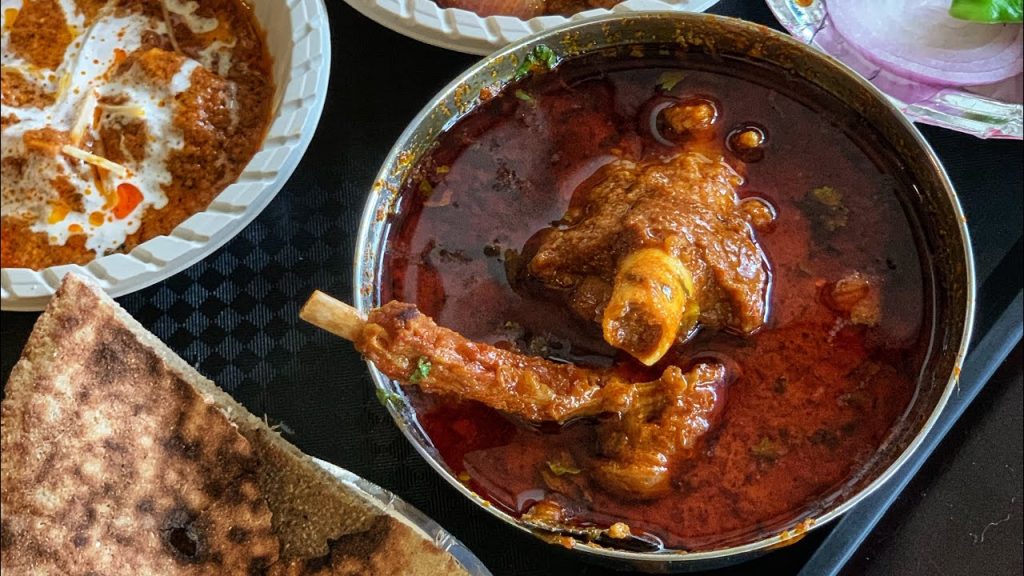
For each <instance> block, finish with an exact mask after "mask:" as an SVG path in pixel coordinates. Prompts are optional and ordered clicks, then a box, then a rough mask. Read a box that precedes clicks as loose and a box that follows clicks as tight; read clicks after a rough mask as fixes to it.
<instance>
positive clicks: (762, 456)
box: [750, 436, 779, 462]
mask: <svg viewBox="0 0 1024 576" xmlns="http://www.w3.org/2000/svg"><path fill="white" fill-rule="evenodd" d="M750 454H751V455H752V456H753V457H754V458H757V459H758V460H765V461H768V462H774V461H775V459H776V458H778V457H779V449H778V447H777V446H776V445H775V442H772V439H771V438H769V437H767V436H762V437H761V440H760V441H758V443H757V444H754V445H753V446H751V447H750Z"/></svg>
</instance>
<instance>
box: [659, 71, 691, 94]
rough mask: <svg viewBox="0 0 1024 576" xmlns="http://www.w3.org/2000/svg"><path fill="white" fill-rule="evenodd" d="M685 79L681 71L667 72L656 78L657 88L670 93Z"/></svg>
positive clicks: (684, 74)
mask: <svg viewBox="0 0 1024 576" xmlns="http://www.w3.org/2000/svg"><path fill="white" fill-rule="evenodd" d="M685 77H686V73H685V72H683V71H682V70H667V71H665V72H662V73H661V76H658V87H659V88H661V89H662V90H664V91H665V92H671V91H672V89H673V88H675V87H676V84H679V82H681V81H682V79H683V78H685Z"/></svg>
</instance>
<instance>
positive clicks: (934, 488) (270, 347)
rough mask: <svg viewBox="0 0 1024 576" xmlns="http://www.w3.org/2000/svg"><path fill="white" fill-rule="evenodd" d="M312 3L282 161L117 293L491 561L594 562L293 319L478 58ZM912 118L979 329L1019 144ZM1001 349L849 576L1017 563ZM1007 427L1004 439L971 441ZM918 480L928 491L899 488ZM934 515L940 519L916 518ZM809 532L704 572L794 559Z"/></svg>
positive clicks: (5, 334)
mask: <svg viewBox="0 0 1024 576" xmlns="http://www.w3.org/2000/svg"><path fill="white" fill-rule="evenodd" d="M327 4H328V11H329V13H330V17H331V26H332V37H333V40H332V44H333V49H334V52H333V61H334V65H333V66H334V68H333V71H332V78H331V86H330V93H329V95H328V98H327V106H326V108H325V111H324V115H323V118H322V120H321V123H320V127H319V129H318V131H317V135H316V137H315V138H314V140H313V143H312V145H311V146H310V149H309V152H308V153H307V154H306V156H305V158H304V159H303V161H302V163H301V164H300V166H299V168H298V170H297V171H296V172H295V175H294V176H293V177H292V179H291V180H290V181H289V183H288V185H287V186H286V187H285V189H284V190H283V191H282V192H281V194H280V195H279V196H278V197H277V198H276V199H275V200H274V202H273V203H271V205H270V206H269V207H268V208H267V210H266V211H265V212H264V213H263V214H262V215H261V216H260V217H259V218H258V219H257V220H256V221H255V222H254V223H253V224H252V225H250V226H249V227H248V228H246V229H245V230H244V231H243V232H242V233H241V234H240V235H239V236H238V237H237V238H235V239H234V240H233V241H232V242H230V243H229V244H228V245H227V246H226V247H225V248H223V249H222V250H220V251H218V252H217V253H215V254H214V255H212V256H211V257H209V258H207V259H206V260H204V261H203V262H201V263H199V264H197V265H195V266H194V267H192V268H190V269H188V270H186V271H185V272H183V273H181V274H178V275H177V276H175V277H173V278H171V279H169V280H168V281H166V282H162V283H160V284H158V285H156V286H153V287H151V288H148V289H146V290H143V291H141V292H139V293H136V294H133V295H130V296H127V297H125V298H122V299H121V300H120V301H121V303H122V304H123V305H124V306H125V307H126V308H127V309H128V311H129V312H130V313H132V314H133V315H134V316H135V317H136V318H138V319H139V320H140V321H141V322H142V323H143V324H144V325H145V326H147V327H148V328H149V329H150V330H152V331H153V332H154V333H155V334H156V335H157V336H158V337H160V338H161V339H162V340H164V341H166V342H167V343H168V344H169V345H170V346H171V347H172V348H173V349H174V350H176V351H177V352H178V353H179V354H181V355H182V357H184V358H185V359H186V360H187V361H189V362H190V363H192V364H193V365H195V366H197V367H198V368H199V370H200V371H201V372H203V373H204V374H206V375H207V376H209V377H211V378H213V379H214V380H216V381H217V382H218V383H219V384H220V385H221V386H222V387H224V388H225V389H227V390H228V391H229V392H231V393H232V394H234V395H235V396H236V397H237V398H238V399H240V400H241V401H242V402H243V403H245V405H246V406H248V407H249V408H250V409H251V410H252V411H253V412H255V413H256V414H261V415H262V414H266V415H267V416H268V418H269V419H270V420H271V421H275V422H283V423H284V425H285V427H284V428H285V430H288V431H290V433H289V436H288V437H289V439H290V440H291V441H292V442H294V443H295V444H297V445H298V446H299V447H300V448H302V449H303V450H305V451H306V452H308V453H310V454H312V455H314V456H317V457H320V458H324V459H325V460H329V461H331V462H334V463H336V464H338V465H341V466H343V467H345V468H348V469H349V470H352V471H353V472H355V473H357V474H360V475H362V476H364V477H366V478H367V479H369V480H371V481H373V482H376V483H378V484H380V485H381V486H384V487H386V488H389V489H391V490H393V491H394V492H396V493H397V494H399V495H400V496H402V497H403V498H404V499H406V500H408V501H409V502H410V503H411V504H413V505H415V506H416V507H418V508H419V509H421V510H422V511H423V512H425V513H426V514H428V515H430V516H431V517H433V518H435V519H436V520H438V521H439V522H440V523H441V524H442V525H444V526H445V527H446V528H448V529H449V530H450V531H451V532H452V533H453V534H454V535H455V536H456V537H458V538H459V539H461V540H462V541H463V542H464V543H466V544H467V545H468V546H469V547H470V548H471V549H472V550H474V552H476V554H477V555H478V556H479V557H480V558H481V559H482V560H483V561H484V562H485V563H486V564H487V565H488V566H489V567H490V568H491V569H492V570H493V571H494V572H495V574H513V573H514V574H605V573H606V571H604V570H601V569H598V568H595V567H593V566H590V565H587V564H584V563H581V562H579V561H577V560H576V559H574V558H573V557H572V556H571V555H569V553H567V552H566V551H564V550H561V549H558V548H555V547H552V546H548V545H545V544H542V543H540V542H539V541H536V540H534V539H532V538H531V537H529V536H526V535H523V534H521V533H519V532H518V531H515V530H513V529H511V528H508V527H505V526H503V525H501V524H500V523H498V522H497V521H496V520H494V519H493V518H492V517H491V516H490V515H488V514H486V513H485V512H483V511H481V510H479V509H477V508H476V507H475V506H474V505H471V504H470V503H469V502H468V501H466V500H464V499H463V498H462V497H461V496H459V494H458V493H457V492H456V491H455V490H454V489H452V488H450V487H449V486H448V485H447V484H445V483H444V482H443V481H441V480H440V478H438V477H437V476H436V475H435V474H434V473H433V471H432V470H431V469H430V467H429V466H428V465H427V464H426V463H425V462H424V461H423V460H422V459H420V458H419V456H418V455H417V454H416V452H415V451H414V450H413V448H412V447H411V446H410V445H409V443H408V442H407V441H406V440H405V438H404V437H403V436H402V435H401V433H400V432H399V431H398V429H397V428H396V427H395V426H394V424H393V423H392V422H391V420H390V417H389V416H388V415H387V413H386V411H385V410H384V409H383V408H382V407H381V406H380V405H379V404H378V402H377V400H376V397H375V395H374V393H373V388H372V385H371V383H370V380H369V376H368V374H367V372H366V369H365V366H364V364H363V363H362V361H361V359H360V358H359V356H358V354H356V353H355V352H354V351H353V350H352V348H351V347H350V346H349V345H347V344H345V343H343V342H340V341H338V340H337V339H335V338H333V337H330V336H328V335H326V334H324V333H322V332H320V331H318V330H315V329H313V328H312V327H310V326H308V325H305V324H304V323H302V322H301V321H299V320H298V316H297V312H298V307H299V306H300V305H301V303H302V302H303V301H304V300H305V298H306V297H307V296H308V295H309V293H310V292H311V291H312V290H313V289H314V288H320V289H323V290H325V291H327V292H329V293H332V294H335V295H340V296H342V297H345V298H347V297H348V295H349V294H350V293H351V280H352V279H351V261H352V252H353V242H354V236H355V230H356V223H357V220H358V218H359V214H360V211H361V209H362V205H363V201H364V199H365V195H366V192H367V191H368V190H369V186H370V183H371V182H372V180H373V177H374V175H375V173H376V171H377V169H378V167H379V166H380V163H381V162H382V161H383V159H384V156H385V155H386V154H387V152H388V150H389V149H390V147H391V144H392V143H393V142H394V140H395V139H396V138H397V136H398V135H399V133H400V132H401V131H402V129H403V128H404V127H405V125H406V124H407V123H408V121H409V120H410V119H411V118H412V117H413V116H414V115H415V114H416V112H417V111H418V110H419V109H420V107H422V106H423V104H425V103H426V102H427V101H428V100H429V99H430V98H431V96H432V95H433V94H434V93H435V92H436V91H437V90H438V89H439V88H441V87H442V86H443V85H444V84H446V83H447V82H448V81H449V80H450V79H451V78H453V77H454V76H455V75H456V74H457V73H458V72H460V71H461V70H463V69H465V68H466V67H467V66H469V65H470V64H471V63H472V62H474V61H475V60H476V58H474V57H472V56H466V55H460V54H455V53H452V52H448V51H445V50H441V49H437V48H432V47H430V46H426V45H423V44H419V43H417V42H414V41H412V40H409V39H406V38H404V37H401V36H399V35H397V34H394V33H392V32H390V31H388V30H385V29H383V28H381V27H380V26H378V25H376V24H374V23H372V22H370V21H369V20H367V19H365V18H363V17H362V16H359V15H358V14H357V13H356V12H354V11H353V10H352V9H350V8H349V7H347V6H346V5H344V4H343V3H342V2H341V1H340V0H327ZM713 11H715V12H718V13H721V14H729V15H738V16H743V17H745V18H748V19H751V20H755V21H758V22H762V23H766V24H770V25H772V26H774V27H776V28H777V27H778V26H777V24H776V23H775V22H774V20H773V19H772V17H771V15H770V13H769V12H768V11H767V8H766V7H765V6H764V4H762V3H760V2H752V1H749V0H747V1H744V0H735V1H725V2H722V3H721V4H720V5H719V6H717V7H716V8H715V9H714V10H713ZM923 130H924V133H925V135H926V136H927V138H928V139H929V141H930V142H931V143H932V145H933V146H934V147H935V149H936V151H937V152H938V153H939V155H940V157H941V158H942V160H943V162H944V163H945V165H946V168H947V170H948V171H949V174H950V176H951V178H952V179H953V181H954V183H955V184H956V186H957V189H958V191H959V193H960V195H961V197H962V201H963V204H964V207H965V210H966V212H967V215H968V219H969V223H970V228H971V232H972V235H973V243H974V250H975V255H976V258H977V261H978V277H979V280H984V279H987V278H989V277H990V275H991V276H992V277H993V281H992V282H987V283H986V285H985V286H984V289H983V290H982V293H981V297H980V298H979V314H978V325H977V332H978V333H979V334H980V333H983V332H984V331H985V330H986V329H987V326H988V325H987V324H986V322H991V320H992V318H993V317H994V316H995V315H996V312H997V311H998V310H999V309H1000V307H1001V306H1005V304H1006V302H1008V301H1009V299H1012V297H1013V295H1014V294H1015V293H1016V292H1017V291H1019V290H1020V289H1021V286H1022V280H1021V256H1020V238H1021V228H1022V225H1021V216H1022V207H1021V206H1022V205H1021V200H1022V196H1024V193H1022V183H1021V174H1022V153H1021V152H1022V148H1021V143H1020V142H985V141H980V140H977V139H974V138H972V137H969V136H963V135H960V134H955V133H952V132H948V131H944V130H939V129H933V128H927V127H926V128H924V129H923ZM34 320H35V315H34V314H13V313H4V314H3V316H2V323H0V335H2V357H0V361H2V370H3V378H4V380H5V381H6V378H7V374H8V373H9V372H10V369H11V367H12V366H13V364H14V362H15V361H16V360H17V358H18V355H19V353H20V350H21V348H22V346H23V345H24V342H25V339H26V338H27V336H28V333H29V331H30V330H31V326H32V323H33V322H34ZM1016 358H1017V360H1016V364H1015V365H1013V366H1011V368H1009V369H1008V370H1009V371H1008V372H1005V371H1004V373H1003V375H1002V378H1003V380H1001V381H1000V382H1003V383H1002V384H999V385H998V386H995V387H993V388H992V390H986V391H985V392H983V396H982V398H981V400H979V403H978V404H977V405H976V406H975V407H973V408H972V410H971V412H970V413H969V417H968V418H966V419H965V421H964V422H962V423H961V424H960V425H959V426H958V428H957V429H956V432H955V433H954V437H953V441H952V442H949V443H947V444H948V445H944V446H943V447H940V449H939V451H938V452H937V453H936V454H935V456H934V457H933V460H934V461H936V462H937V463H936V464H935V465H930V467H926V469H925V470H924V473H923V474H924V475H927V476H926V477H925V478H923V479H922V481H921V482H916V481H915V484H914V485H912V486H913V487H914V488H913V491H912V492H911V493H910V495H909V496H908V497H906V498H903V499H901V501H900V504H899V506H898V507H897V508H895V509H894V510H893V512H892V513H891V514H890V515H889V517H887V518H886V519H885V521H884V522H883V525H882V526H881V527H880V528H879V531H878V537H877V538H872V539H871V540H869V542H868V544H867V545H866V546H865V550H864V551H862V553H860V554H859V555H858V559H857V562H856V564H855V566H853V567H852V569H853V570H854V571H853V572H852V573H857V574H859V573H866V572H870V573H877V574H885V573H896V572H899V573H906V574H933V573H935V574H937V573H940V572H941V573H946V574H968V573H974V571H973V570H971V569H970V567H971V564H970V563H966V562H969V561H970V560H971V559H976V558H979V557H980V556H984V557H985V563H984V564H981V565H979V568H980V567H981V566H984V568H985V569H984V570H983V573H986V574H1002V573H1006V574H1012V573H1016V574H1019V573H1021V564H1020V558H1021V556H1020V555H1021V541H1020V526H1021V524H1020V509H1021V508H1020V503H1021V476H1020V472H1021V450H1020V446H1021V442H1020V434H1021V431H1020V430H1021V428H1020V424H1021V405H1020V378H1019V374H1020V360H1019V358H1020V356H1019V354H1018V355H1017V356H1016ZM1015 378H1016V379H1015ZM982 400H983V401H982ZM1006 437H1012V441H1005V442H1004V441H1000V440H994V441H993V440H985V439H986V438H1006ZM992 442H996V444H997V445H994V444H992ZM1014 442H1015V443H1014ZM996 448H998V449H996ZM979 475H982V476H984V479H985V481H979ZM922 491H924V492H926V493H930V494H932V495H933V496H931V497H929V498H924V499H922V498H921V497H917V496H915V495H916V494H918V493H920V492H922ZM947 504H949V505H948V506H947ZM1007 513H1008V514H1009V515H1010V517H1011V520H1012V521H1010V520H1007V521H1005V522H1002V523H1000V524H998V525H996V526H994V527H988V531H987V532H985V542H980V541H975V540H976V539H975V538H974V535H975V534H979V531H984V530H985V529H986V528H985V526H986V524H985V523H986V522H990V521H997V520H1000V519H1001V518H1002V517H1003V515H1004V514H1007ZM932 526H938V527H939V528H938V529H936V530H934V531H931V530H929V527H932ZM826 530H827V529H826ZM964 530H966V531H967V532H964ZM823 532H825V530H820V531H815V532H814V533H812V534H811V535H809V536H808V537H807V538H805V539H804V540H803V541H801V542H799V543H797V544H795V545H793V546H790V547H788V548H786V549H783V550H780V551H777V552H774V553H772V554H770V555H769V556H767V557H765V558H763V559H760V560H757V561H755V562H752V563H748V564H745V565H743V566H740V567H737V568H735V569H732V570H728V571H724V572H719V573H720V574H725V573H729V574H747V573H772V574H774V573H792V572H795V571H796V570H797V569H799V567H800V566H801V565H802V563H803V561H804V560H805V559H806V558H807V556H808V555H809V553H810V551H811V550H812V549H813V547H814V546H815V545H816V544H817V543H818V542H819V541H820V539H821V537H822V536H823ZM965 534H966V535H965ZM1006 534H1010V536H1006ZM923 538H928V539H929V541H928V548H927V550H931V551H932V552H930V553H934V554H939V553H940V552H941V555H940V556H937V558H938V559H940V560H941V562H939V563H938V567H939V568H941V570H939V569H937V568H936V567H935V566H933V565H932V563H931V562H929V561H922V562H917V563H916V564H915V562H914V561H912V560H911V559H913V558H916V556H915V554H917V553H918V552H917V549H918V546H919V544H920V540H921V539H923ZM978 540H980V536H979V537H978ZM994 542H995V543H1000V544H998V545H994V544H993V543H994ZM921 553H924V550H922V552H921ZM979 573H981V572H979Z"/></svg>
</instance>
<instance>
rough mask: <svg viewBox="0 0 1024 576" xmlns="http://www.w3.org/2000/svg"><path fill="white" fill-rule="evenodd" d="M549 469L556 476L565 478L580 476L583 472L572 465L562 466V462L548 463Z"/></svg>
mask: <svg viewBox="0 0 1024 576" xmlns="http://www.w3.org/2000/svg"><path fill="white" fill-rule="evenodd" d="M548 468H550V469H551V471H552V472H553V473H554V474H555V476H563V475H565V474H579V473H580V472H581V470H580V469H579V468H577V467H575V466H572V465H570V464H562V463H561V462H550V461H549V462H548Z"/></svg>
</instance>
